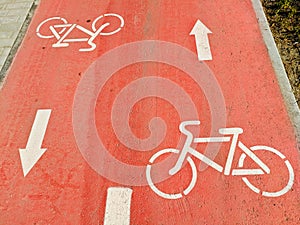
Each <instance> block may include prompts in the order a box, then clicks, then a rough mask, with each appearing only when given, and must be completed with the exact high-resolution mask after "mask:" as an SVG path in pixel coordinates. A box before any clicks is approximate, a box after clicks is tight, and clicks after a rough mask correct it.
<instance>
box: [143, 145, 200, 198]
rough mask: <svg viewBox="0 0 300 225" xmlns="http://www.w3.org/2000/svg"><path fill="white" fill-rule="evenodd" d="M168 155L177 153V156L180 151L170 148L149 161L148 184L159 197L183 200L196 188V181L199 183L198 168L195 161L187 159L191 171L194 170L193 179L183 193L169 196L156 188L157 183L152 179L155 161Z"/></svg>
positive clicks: (147, 168) (147, 169)
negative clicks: (183, 197)
mask: <svg viewBox="0 0 300 225" xmlns="http://www.w3.org/2000/svg"><path fill="white" fill-rule="evenodd" d="M167 153H175V154H179V150H177V149H172V148H168V149H163V150H161V151H159V152H157V153H156V154H154V155H153V156H152V157H151V158H150V160H149V163H150V164H148V165H147V167H146V178H147V182H148V184H149V186H150V188H151V189H152V190H153V191H154V192H155V193H156V194H157V195H159V196H161V197H163V198H165V199H178V198H181V197H182V196H183V194H184V195H187V194H188V193H190V191H191V190H192V189H193V188H194V186H195V184H196V181H197V169H196V166H195V163H194V161H193V160H192V159H191V157H189V156H188V157H187V161H188V164H189V165H190V167H191V169H192V179H191V181H190V183H189V185H188V186H187V187H186V188H185V189H184V190H183V191H182V193H181V192H179V193H172V194H169V193H165V192H163V191H161V190H159V189H158V188H157V186H155V184H154V183H155V182H153V179H152V176H151V168H152V165H153V163H154V161H155V160H156V159H157V158H158V157H160V156H162V155H164V154H167Z"/></svg>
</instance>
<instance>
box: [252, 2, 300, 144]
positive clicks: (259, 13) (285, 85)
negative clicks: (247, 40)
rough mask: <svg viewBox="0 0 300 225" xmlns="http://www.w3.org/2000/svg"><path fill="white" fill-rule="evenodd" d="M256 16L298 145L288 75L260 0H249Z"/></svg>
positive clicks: (299, 125) (299, 120)
mask: <svg viewBox="0 0 300 225" xmlns="http://www.w3.org/2000/svg"><path fill="white" fill-rule="evenodd" d="M251 1H252V5H253V8H254V11H255V13H256V18H257V20H258V24H259V27H260V30H261V34H262V36H263V40H264V42H265V45H266V47H267V49H268V53H269V57H270V59H271V62H272V65H273V68H274V70H275V74H276V77H277V80H278V84H279V87H280V90H281V94H282V96H283V99H284V102H285V106H286V108H287V111H288V114H289V117H290V120H291V122H292V125H293V127H294V130H295V135H296V138H297V143H298V146H300V110H299V108H298V105H297V101H296V99H295V96H294V94H293V91H292V88H291V85H290V82H289V80H288V76H287V74H286V71H285V68H284V65H283V63H282V60H281V58H280V55H279V52H278V49H277V47H276V43H275V41H274V38H273V35H272V32H271V30H270V27H269V23H268V21H267V18H266V15H265V13H264V10H263V7H262V4H261V2H260V0H251Z"/></svg>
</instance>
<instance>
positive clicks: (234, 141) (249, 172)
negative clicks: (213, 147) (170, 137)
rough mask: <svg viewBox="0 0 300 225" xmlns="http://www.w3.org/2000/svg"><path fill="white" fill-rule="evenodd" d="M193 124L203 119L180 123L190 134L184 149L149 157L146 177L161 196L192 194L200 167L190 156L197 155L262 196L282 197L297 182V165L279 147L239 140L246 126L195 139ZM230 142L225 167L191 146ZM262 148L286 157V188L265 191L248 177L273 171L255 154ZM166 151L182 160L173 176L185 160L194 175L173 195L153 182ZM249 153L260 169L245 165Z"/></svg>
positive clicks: (183, 131)
mask: <svg viewBox="0 0 300 225" xmlns="http://www.w3.org/2000/svg"><path fill="white" fill-rule="evenodd" d="M189 125H200V121H185V122H182V123H181V124H180V126H179V129H180V131H181V132H182V133H183V134H185V135H186V136H187V137H186V141H185V144H184V146H183V148H182V149H181V150H177V149H172V148H168V149H163V150H161V151H159V152H157V153H155V154H154V155H153V156H152V157H151V158H150V160H149V163H150V164H148V165H147V169H146V177H147V181H148V184H149V186H150V187H151V189H152V190H153V191H154V192H155V193H156V194H157V195H159V196H161V197H163V198H166V199H178V198H181V197H182V196H183V195H187V194H189V193H190V191H191V190H192V189H193V188H194V186H195V184H196V181H197V170H196V166H195V163H194V161H193V159H192V158H191V157H190V156H194V157H196V158H198V159H199V160H201V161H203V162H204V163H206V164H207V165H209V166H211V167H212V168H214V169H215V170H217V171H219V172H220V173H222V172H223V173H224V175H233V176H242V180H243V182H244V183H245V184H246V185H247V186H248V187H249V188H250V189H251V190H252V191H254V192H255V193H257V194H262V196H265V197H278V196H281V195H283V194H285V193H287V192H288V191H289V190H290V189H291V187H292V185H293V183H294V171H293V168H292V166H291V164H290V162H289V161H288V160H287V159H286V157H285V156H284V155H283V154H282V153H281V152H279V151H278V150H276V149H274V148H271V147H268V146H253V147H250V148H248V147H246V146H245V145H244V144H243V143H242V142H241V141H239V140H238V138H239V135H240V134H241V133H243V129H242V128H222V129H219V133H220V134H222V135H231V136H224V137H209V138H202V137H201V138H194V137H193V134H192V133H191V132H190V131H188V130H187V129H186V126H189ZM230 141H231V144H230V149H229V153H228V156H227V160H226V164H225V167H223V166H221V165H219V164H218V163H216V162H214V161H213V160H212V159H209V158H208V157H206V156H205V155H203V154H201V153H200V152H198V151H196V150H195V149H194V148H192V147H191V145H192V144H193V143H212V142H222V143H223V142H230ZM237 147H239V148H240V149H241V150H242V151H243V154H242V155H241V156H240V158H239V162H238V168H235V169H232V162H233V157H234V154H235V151H236V148H237ZM259 150H261V151H269V152H271V153H273V154H275V155H276V156H278V157H279V158H280V159H281V160H284V163H285V166H286V167H287V170H288V173H289V178H288V182H287V184H286V185H285V186H284V187H282V189H281V190H278V191H262V190H260V189H259V188H257V187H255V186H254V185H253V184H252V183H251V182H250V181H249V179H248V178H247V176H253V175H263V174H270V172H271V171H270V168H269V167H268V166H267V165H266V164H265V163H264V162H262V160H261V159H260V158H259V157H258V156H257V155H255V153H254V152H255V151H259ZM166 153H174V154H178V160H177V162H176V164H175V166H174V167H173V168H171V169H170V170H169V174H170V175H175V174H176V173H177V172H179V171H180V170H181V169H182V168H183V164H184V161H185V160H187V161H188V164H189V165H190V166H191V169H192V178H191V181H190V183H189V185H188V187H186V188H185V189H184V190H183V191H182V193H172V194H169V193H165V192H163V191H161V190H159V189H158V188H157V186H155V184H154V183H155V182H153V179H152V173H151V169H152V166H153V163H154V161H155V160H156V159H157V158H158V157H160V156H162V155H164V154H166ZM247 156H248V157H250V158H251V159H252V160H253V161H254V162H255V163H256V164H257V166H258V167H259V168H257V169H253V168H251V169H249V168H248V169H247V168H243V167H244V161H245V158H246V157H247Z"/></svg>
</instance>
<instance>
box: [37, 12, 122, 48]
mask: <svg viewBox="0 0 300 225" xmlns="http://www.w3.org/2000/svg"><path fill="white" fill-rule="evenodd" d="M105 17H111V18H115V19H117V20H119V24H118V26H117V27H116V28H114V29H113V30H111V31H109V32H103V30H104V29H105V28H106V27H108V26H110V25H111V23H109V22H107V23H104V24H102V25H101V26H100V27H99V28H97V23H99V21H100V20H101V19H103V18H105ZM53 22H56V24H54V25H51V24H52V23H53ZM47 24H48V25H47ZM49 24H50V25H49ZM99 24H100V23H99ZM123 26H124V19H123V17H122V16H120V15H118V14H115V13H106V14H103V15H101V16H98V17H97V18H96V19H95V20H94V21H93V23H92V30H88V29H86V28H84V27H82V26H80V25H78V24H75V23H74V24H72V23H68V22H67V20H66V19H65V18H62V17H51V18H48V19H46V20H44V21H43V22H41V23H40V24H39V26H38V27H37V28H36V34H37V36H39V37H40V38H56V39H57V42H56V43H54V44H53V45H52V47H53V48H59V47H68V46H69V43H71V42H87V43H88V44H89V45H90V46H91V47H90V48H81V49H79V51H81V52H89V51H93V50H94V49H95V48H96V44H95V43H94V42H93V41H94V39H95V38H96V37H97V36H98V35H102V36H109V35H113V34H115V33H117V32H119V31H120V30H121V29H122V27H123ZM43 27H47V29H43ZM75 28H76V29H78V30H80V31H82V32H83V33H85V34H87V35H89V36H90V37H89V38H68V39H67V37H68V35H69V34H70V33H71V32H72V31H73V30H74V29H75ZM49 30H50V32H51V33H46V34H45V33H42V32H43V31H44V32H45V31H47V32H49Z"/></svg>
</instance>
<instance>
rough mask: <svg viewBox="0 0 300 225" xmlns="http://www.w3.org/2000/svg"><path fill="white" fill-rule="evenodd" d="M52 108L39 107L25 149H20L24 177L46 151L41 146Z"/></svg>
mask: <svg viewBox="0 0 300 225" xmlns="http://www.w3.org/2000/svg"><path fill="white" fill-rule="evenodd" d="M50 114H51V109H39V110H38V111H37V113H36V116H35V120H34V122H33V125H32V128H31V132H30V135H29V138H28V141H27V145H26V148H25V149H19V152H20V158H21V163H22V169H23V174H24V177H25V176H26V175H27V174H28V173H29V171H30V170H31V169H32V167H33V166H34V165H35V164H36V163H37V161H38V160H39V159H40V158H41V156H42V155H43V154H44V153H45V152H46V150H47V149H46V148H41V147H42V143H43V139H44V136H45V133H46V129H47V126H48V122H49V118H50Z"/></svg>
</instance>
